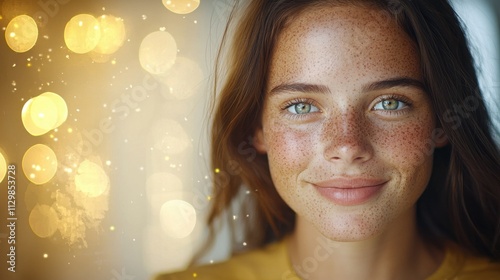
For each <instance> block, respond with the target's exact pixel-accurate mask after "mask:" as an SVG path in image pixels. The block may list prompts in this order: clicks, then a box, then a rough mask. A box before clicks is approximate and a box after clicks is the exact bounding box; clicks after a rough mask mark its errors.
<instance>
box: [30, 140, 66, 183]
mask: <svg viewBox="0 0 500 280" xmlns="http://www.w3.org/2000/svg"><path fill="white" fill-rule="evenodd" d="M57 165H58V164H57V157H56V154H55V153H54V151H53V150H52V149H51V148H49V147H48V146H46V145H43V144H36V145H33V146H31V147H30V148H29V149H28V150H27V151H26V153H24V156H23V160H22V167H23V172H24V175H25V176H26V178H28V180H29V181H31V182H32V183H33V184H36V185H43V184H45V183H47V182H48V181H50V180H51V179H52V178H53V177H54V175H55V174H56V171H57Z"/></svg>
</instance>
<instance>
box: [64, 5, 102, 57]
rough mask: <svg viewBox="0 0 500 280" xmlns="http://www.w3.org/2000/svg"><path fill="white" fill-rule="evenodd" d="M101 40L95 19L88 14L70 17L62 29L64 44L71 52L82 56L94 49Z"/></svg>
mask: <svg viewBox="0 0 500 280" xmlns="http://www.w3.org/2000/svg"><path fill="white" fill-rule="evenodd" d="M100 39H101V29H100V27H99V22H98V21H97V19H96V18H95V17H94V16H92V15H89V14H79V15H76V16H74V17H72V18H71V19H70V20H69V21H68V23H67V24H66V27H65V28H64V42H65V43H66V46H67V47H68V49H70V50H71V51H72V52H75V53H78V54H83V53H88V52H90V51H92V50H93V49H95V47H96V46H97V44H99V40H100Z"/></svg>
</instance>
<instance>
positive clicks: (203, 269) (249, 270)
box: [155, 241, 293, 280]
mask: <svg viewBox="0 0 500 280" xmlns="http://www.w3.org/2000/svg"><path fill="white" fill-rule="evenodd" d="M290 273H293V272H292V271H291V269H290V265H289V262H288V257H287V254H286V246H285V242H284V241H280V242H278V243H273V244H270V245H267V246H266V247H264V248H261V249H256V250H253V251H250V252H247V253H243V254H241V255H236V256H233V257H232V258H230V259H229V260H227V261H224V262H221V263H215V264H208V265H203V266H199V267H192V268H188V269H186V270H185V271H181V272H177V273H172V274H162V275H159V276H157V277H156V278H155V280H188V279H189V280H205V279H227V280H230V279H231V280H240V279H241V280H253V279H255V280H266V279H282V277H283V276H284V275H285V276H286V275H287V274H290Z"/></svg>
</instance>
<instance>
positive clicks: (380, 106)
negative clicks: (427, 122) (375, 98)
mask: <svg viewBox="0 0 500 280" xmlns="http://www.w3.org/2000/svg"><path fill="white" fill-rule="evenodd" d="M408 105H409V104H408V103H406V102H404V101H402V100H398V99H396V98H393V97H391V98H386V99H383V100H382V101H380V102H378V103H377V104H375V106H373V110H385V111H397V110H402V109H404V108H406V107H408Z"/></svg>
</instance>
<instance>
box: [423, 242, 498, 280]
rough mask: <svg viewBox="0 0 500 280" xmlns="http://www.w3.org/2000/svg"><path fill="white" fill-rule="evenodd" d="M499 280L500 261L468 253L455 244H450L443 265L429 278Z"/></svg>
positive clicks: (440, 279)
mask: <svg viewBox="0 0 500 280" xmlns="http://www.w3.org/2000/svg"><path fill="white" fill-rule="evenodd" d="M443 279H445V280H446V279H449V280H452V279H453V280H476V279H481V280H483V279H484V280H490V279H491V280H498V279H500V262H495V261H492V260H490V259H488V258H486V257H482V256H477V255H473V254H470V253H467V252H466V251H465V250H463V249H461V248H460V247H458V246H457V245H455V244H450V245H449V246H448V248H447V253H446V256H445V259H444V261H443V263H442V265H441V266H440V267H439V269H438V271H436V273H434V274H433V275H432V276H431V277H430V278H428V280H443Z"/></svg>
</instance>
